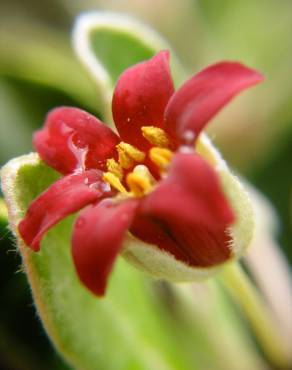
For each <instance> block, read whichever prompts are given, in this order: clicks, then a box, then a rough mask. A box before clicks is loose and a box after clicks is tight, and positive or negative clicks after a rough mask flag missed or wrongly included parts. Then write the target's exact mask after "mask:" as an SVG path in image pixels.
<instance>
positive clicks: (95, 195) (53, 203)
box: [18, 170, 110, 251]
mask: <svg viewBox="0 0 292 370" xmlns="http://www.w3.org/2000/svg"><path fill="white" fill-rule="evenodd" d="M101 178H102V173H101V171H96V170H90V171H85V172H83V173H80V174H73V175H68V176H65V177H63V178H61V179H60V180H58V181H56V182H55V183H54V184H53V185H51V186H50V187H49V188H48V189H47V190H45V191H44V192H43V193H42V194H41V195H40V196H39V197H38V198H36V199H35V200H34V201H33V202H32V203H31V205H30V206H29V208H28V210H27V213H26V216H25V218H24V219H23V220H22V221H21V222H20V223H19V226H18V230H19V232H20V235H21V237H22V238H23V239H24V241H25V243H26V244H27V245H28V246H30V247H31V248H32V249H33V250H35V251H37V250H39V248H40V241H41V239H42V237H43V235H44V233H45V232H46V231H48V230H49V229H50V228H51V227H52V226H54V225H55V224H56V223H58V222H59V221H60V220H62V219H63V218H64V217H66V216H68V215H70V214H72V213H74V212H76V211H78V210H79V209H81V208H82V207H84V206H86V205H87V204H89V203H92V202H94V201H96V200H97V199H99V198H101V197H103V196H104V195H105V194H110V189H109V187H108V186H107V185H106V184H105V183H104V182H102V180H101Z"/></svg>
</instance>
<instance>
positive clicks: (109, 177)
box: [103, 172, 127, 193]
mask: <svg viewBox="0 0 292 370" xmlns="http://www.w3.org/2000/svg"><path fill="white" fill-rule="evenodd" d="M103 180H104V181H106V182H107V183H109V184H110V185H111V186H112V187H113V188H115V189H116V190H118V191H119V192H121V193H127V189H126V188H125V187H124V185H123V184H122V183H121V181H120V179H119V178H118V177H117V176H116V175H114V174H113V173H111V172H105V173H104V174H103Z"/></svg>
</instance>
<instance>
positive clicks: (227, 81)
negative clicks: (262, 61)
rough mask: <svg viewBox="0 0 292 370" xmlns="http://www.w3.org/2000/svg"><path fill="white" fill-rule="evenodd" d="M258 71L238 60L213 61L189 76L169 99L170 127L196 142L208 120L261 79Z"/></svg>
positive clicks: (167, 123)
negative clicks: (210, 64)
mask: <svg viewBox="0 0 292 370" xmlns="http://www.w3.org/2000/svg"><path fill="white" fill-rule="evenodd" d="M262 79H263V76H262V75H261V74H260V73H258V72H257V71H255V70H253V69H250V68H248V67H245V66H244V65H242V64H240V63H236V62H221V63H217V64H214V65H212V66H210V67H208V68H206V69H204V70H203V71H201V72H200V73H198V74H197V75H195V76H194V77H193V78H191V79H190V80H188V81H187V82H186V83H185V84H184V85H183V86H182V87H181V88H180V89H179V90H178V91H177V92H176V93H175V94H174V95H173V96H172V98H171V99H170V101H169V103H168V105H167V107H166V112H165V118H166V125H167V130H168V132H169V133H170V135H171V136H173V137H178V138H179V139H180V140H181V141H182V142H191V143H193V142H194V141H195V139H196V137H197V136H198V135H199V133H200V132H201V131H202V130H203V129H204V127H205V125H206V124H207V123H208V121H209V120H210V119H211V118H213V116H215V114H216V113H217V112H218V111H219V110H220V109H222V108H223V107H224V106H225V105H226V104H227V103H228V102H229V101H230V100H231V99H232V98H233V97H234V96H235V95H237V94H238V93H240V92H241V91H242V90H244V89H246V88H248V87H250V86H252V85H255V84H257V83H259V82H260V81H262Z"/></svg>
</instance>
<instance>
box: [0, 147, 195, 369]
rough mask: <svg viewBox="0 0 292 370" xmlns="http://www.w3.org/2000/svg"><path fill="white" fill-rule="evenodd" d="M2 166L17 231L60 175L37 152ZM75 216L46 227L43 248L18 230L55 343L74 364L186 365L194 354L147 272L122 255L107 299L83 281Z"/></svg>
mask: <svg viewBox="0 0 292 370" xmlns="http://www.w3.org/2000/svg"><path fill="white" fill-rule="evenodd" d="M1 174H2V187H3V193H4V195H5V198H6V202H7V204H8V208H9V210H10V226H11V229H12V231H13V232H14V234H15V235H16V236H17V234H18V233H17V224H18V222H19V220H20V219H21V218H22V217H23V215H24V213H25V210H26V208H27V206H28V204H29V203H30V202H31V201H32V199H34V198H35V197H36V196H37V195H38V194H39V193H40V192H41V191H42V190H44V189H45V188H47V186H48V185H49V184H50V183H51V182H53V181H54V180H56V179H57V177H58V175H57V173H56V172H55V171H53V170H51V169H50V168H48V167H47V166H45V165H44V164H43V163H42V162H40V160H39V158H38V156H37V155H36V154H30V155H27V156H23V157H20V158H17V159H14V160H12V161H10V162H9V163H8V164H7V165H6V166H5V167H4V168H3V169H2V172H1ZM73 219H74V217H69V218H67V219H66V220H64V221H62V222H61V223H59V224H58V225H57V226H56V227H54V228H53V229H52V230H51V231H50V232H48V234H47V236H46V237H45V238H44V240H43V242H42V248H41V251H40V252H39V253H34V252H32V251H31V250H30V249H29V248H28V247H26V246H25V245H24V244H23V242H22V241H21V240H20V239H19V238H18V246H19V250H20V252H21V254H22V257H23V262H24V267H25V270H26V272H27V274H28V278H29V281H30V284H31V287H32V293H33V297H34V301H35V303H36V307H37V310H38V312H39V315H40V316H41V319H42V321H43V323H44V326H45V328H46V330H47V332H48V333H49V335H50V337H51V339H52V341H53V343H54V345H55V346H56V348H57V349H58V350H59V351H60V352H61V353H62V354H63V356H64V358H65V359H66V360H67V361H68V363H69V364H71V365H72V366H73V367H74V368H76V369H83V370H102V369H104V370H120V369H125V370H126V369H127V370H130V369H133V370H134V369H135V370H149V369H155V370H156V369H157V370H181V369H187V368H188V366H189V365H188V364H189V361H187V358H188V356H186V354H185V353H184V348H183V346H179V345H178V343H177V342H176V335H175V331H174V329H173V327H172V326H170V325H168V324H167V320H166V318H165V317H166V314H165V312H164V311H162V307H161V306H160V304H159V300H158V299H157V296H156V295H155V293H154V291H153V289H152V288H153V283H152V282H151V281H150V280H148V279H147V278H146V277H145V276H144V275H143V274H142V273H140V272H139V271H136V270H135V269H133V268H132V267H131V266H129V265H128V264H127V263H126V262H124V261H122V260H119V261H118V263H117V265H116V266H115V269H114V274H113V276H112V278H111V281H110V286H109V289H108V292H107V296H106V298H105V299H98V298H96V297H95V296H93V295H92V294H91V293H89V292H88V291H87V290H86V289H85V288H84V287H83V286H82V285H81V283H80V282H79V280H78V278H77V275H76V273H75V270H74V268H73V263H72V260H71V255H70V234H71V228H72V222H73ZM194 368H195V366H194V364H193V365H192V369H194Z"/></svg>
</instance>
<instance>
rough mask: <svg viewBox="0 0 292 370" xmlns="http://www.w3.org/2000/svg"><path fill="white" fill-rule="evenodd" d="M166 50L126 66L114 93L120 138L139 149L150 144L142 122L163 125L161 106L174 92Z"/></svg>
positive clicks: (114, 107) (149, 124)
mask: <svg viewBox="0 0 292 370" xmlns="http://www.w3.org/2000/svg"><path fill="white" fill-rule="evenodd" d="M168 61H169V52H168V51H161V52H160V53H158V54H157V55H155V56H154V57H153V58H152V59H150V60H148V61H146V62H143V63H139V64H136V65H134V66H133V67H130V68H128V69H127V70H126V71H125V72H124V73H123V74H122V75H121V77H120V78H119V80H118V83H117V85H116V88H115V91H114V96H113V103H112V109H113V117H114V121H115V124H116V127H117V129H118V132H119V134H120V136H121V138H122V140H124V141H126V142H128V143H130V144H132V145H134V146H136V147H137V148H139V149H141V150H146V149H148V148H149V146H150V144H149V143H148V141H146V139H144V137H143V136H142V133H141V127H142V126H156V127H161V128H163V125H164V120H163V115H164V110H165V107H166V105H167V103H168V101H169V99H170V97H171V95H172V94H173V92H174V87H173V82H172V79H171V75H170V69H169V62H168Z"/></svg>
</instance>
